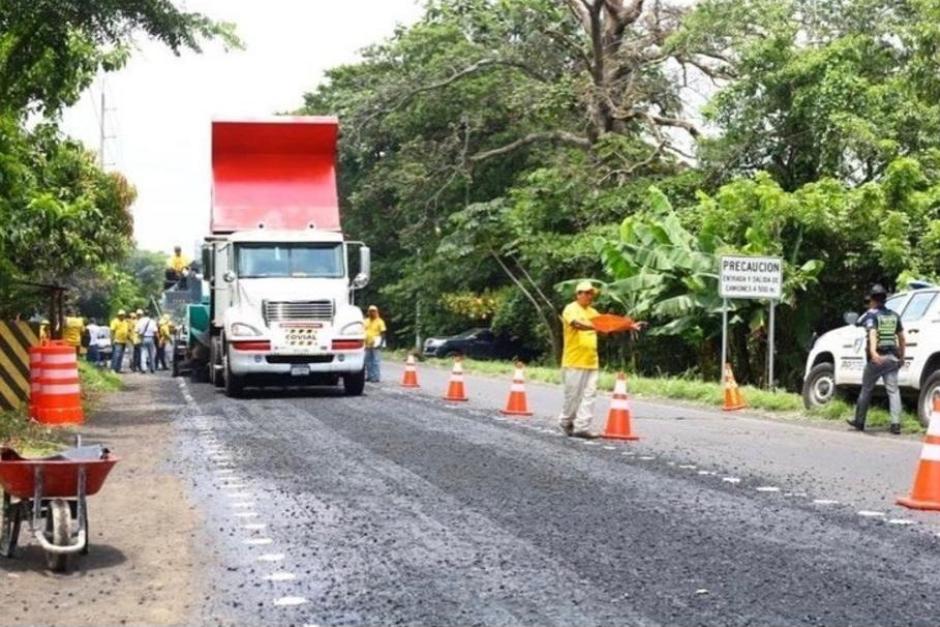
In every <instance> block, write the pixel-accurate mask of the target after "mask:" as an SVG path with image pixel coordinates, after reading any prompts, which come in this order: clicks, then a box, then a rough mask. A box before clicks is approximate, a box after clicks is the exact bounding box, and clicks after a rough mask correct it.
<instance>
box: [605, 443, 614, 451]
mask: <svg viewBox="0 0 940 627" xmlns="http://www.w3.org/2000/svg"><path fill="white" fill-rule="evenodd" d="M604 450H605V451H616V450H617V447H616V446H611V445H610V444H608V445H606V446H605V447H604Z"/></svg>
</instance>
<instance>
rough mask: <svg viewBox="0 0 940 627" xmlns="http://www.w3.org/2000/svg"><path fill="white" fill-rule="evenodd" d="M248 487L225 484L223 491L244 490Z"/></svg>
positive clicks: (241, 484) (243, 484) (237, 484)
mask: <svg viewBox="0 0 940 627" xmlns="http://www.w3.org/2000/svg"><path fill="white" fill-rule="evenodd" d="M247 487H248V484H247V483H223V484H222V489H223V490H244V489H245V488H247Z"/></svg>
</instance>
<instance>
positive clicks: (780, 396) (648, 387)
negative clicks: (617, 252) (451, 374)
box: [389, 351, 923, 433]
mask: <svg viewBox="0 0 940 627" xmlns="http://www.w3.org/2000/svg"><path fill="white" fill-rule="evenodd" d="M406 355H407V353H406V352H405V351H394V352H392V353H391V354H390V355H389V356H390V357H391V358H392V359H395V360H400V361H403V360H404V359H405V356H406ZM424 363H428V364H431V365H434V366H439V367H444V368H449V367H450V366H451V364H452V363H453V362H452V361H451V360H450V359H436V358H431V359H426V360H424ZM463 363H464V370H465V371H466V372H468V373H472V374H482V375H490V376H504V375H511V374H512V372H513V370H514V366H513V364H512V363H510V362H503V361H478V360H475V359H465V360H464V362H463ZM526 378H527V379H528V380H530V381H539V382H542V383H561V370H560V369H559V368H549V367H545V366H527V367H526ZM615 379H616V373H615V372H612V371H608V370H602V371H601V374H600V378H599V380H598V387H599V388H600V389H601V390H613V389H614V381H615ZM629 387H630V393H631V394H633V395H635V396H640V397H647V398H666V399H673V400H681V401H688V402H691V403H698V404H701V405H708V406H711V407H721V406H722V405H723V404H724V388H723V387H722V384H721V383H717V382H713V381H702V380H699V379H692V378H685V377H641V376H632V375H631V376H630V377H629ZM741 391H742V392H743V393H744V398H745V399H746V400H747V403H748V406H749V407H750V408H751V409H754V410H757V411H760V412H767V413H769V414H779V415H780V416H782V417H790V418H797V417H811V418H818V419H822V420H845V419H847V418H851V417H852V416H853V415H854V412H855V408H854V406H852V405H849V404H848V403H846V402H844V401H841V400H835V401H833V402H831V403H829V404H828V405H826V406H825V407H822V408H820V409H818V410H812V411H808V410H806V409H805V408H804V407H803V397H802V396H800V395H799V394H794V393H792V392H785V391H770V390H762V389H759V388H755V387H751V386H742V387H741ZM889 422H890V416H889V414H888V412H887V411H886V410H884V409H881V408H878V407H873V408H872V409H871V410H870V411H869V412H868V425H870V426H873V427H887V425H888V424H889ZM901 429H902V431H904V432H905V433H922V432H923V427H922V426H921V424H920V421H919V420H918V419H917V416H916V415H914V414H913V413H910V412H907V411H905V412H904V413H903V414H902V416H901Z"/></svg>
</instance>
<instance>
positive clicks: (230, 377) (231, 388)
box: [216, 355, 245, 398]
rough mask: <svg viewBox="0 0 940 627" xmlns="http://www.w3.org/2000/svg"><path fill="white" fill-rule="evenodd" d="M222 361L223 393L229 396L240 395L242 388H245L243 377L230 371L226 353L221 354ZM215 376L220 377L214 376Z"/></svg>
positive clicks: (236, 396) (235, 396)
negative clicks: (223, 368) (223, 372)
mask: <svg viewBox="0 0 940 627" xmlns="http://www.w3.org/2000/svg"><path fill="white" fill-rule="evenodd" d="M222 363H223V364H224V366H225V381H224V386H225V395H226V396H228V397H229V398H238V397H239V396H241V395H242V390H244V388H245V382H244V379H243V378H242V377H240V376H238V375H236V374H233V373H232V367H231V365H230V364H229V363H228V355H223V356H222ZM216 378H217V379H218V378H220V377H218V376H216Z"/></svg>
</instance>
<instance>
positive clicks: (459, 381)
mask: <svg viewBox="0 0 940 627" xmlns="http://www.w3.org/2000/svg"><path fill="white" fill-rule="evenodd" d="M444 400H447V401H466V400H469V399H468V398H467V391H466V390H464V387H463V360H462V359H461V358H460V357H456V358H454V369H453V370H452V371H451V373H450V383H449V384H448V385H447V394H446V395H445V396H444Z"/></svg>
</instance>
